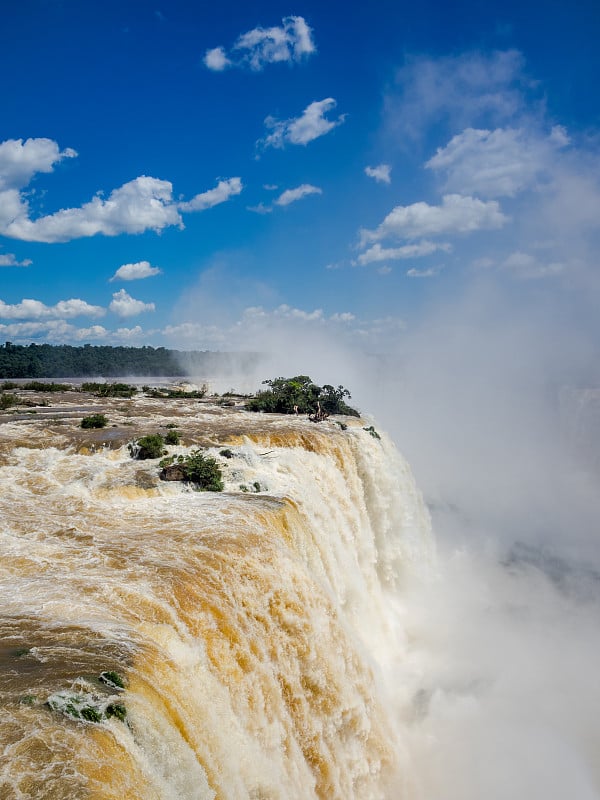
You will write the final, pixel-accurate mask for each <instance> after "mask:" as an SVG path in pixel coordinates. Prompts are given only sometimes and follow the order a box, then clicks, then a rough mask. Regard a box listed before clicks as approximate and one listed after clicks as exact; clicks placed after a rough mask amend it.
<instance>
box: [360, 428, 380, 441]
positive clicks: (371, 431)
mask: <svg viewBox="0 0 600 800" xmlns="http://www.w3.org/2000/svg"><path fill="white" fill-rule="evenodd" d="M363 431H366V432H367V433H370V434H371V436H372V437H373V438H374V439H381V436H380V435H379V434H378V433H377V431H376V430H375V428H374V427H373V426H372V425H369V427H368V428H363Z"/></svg>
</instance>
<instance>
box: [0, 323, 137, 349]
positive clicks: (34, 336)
mask: <svg viewBox="0 0 600 800" xmlns="http://www.w3.org/2000/svg"><path fill="white" fill-rule="evenodd" d="M0 337H5V338H7V339H10V340H11V341H13V342H14V341H17V342H18V341H21V342H27V341H32V340H33V341H40V340H41V341H45V342H52V343H57V344H67V343H69V342H72V343H73V344H74V345H78V344H81V342H90V341H95V342H103V343H107V344H109V343H113V344H122V343H126V344H132V343H137V342H140V341H141V340H142V339H144V338H145V337H146V334H145V333H144V331H143V330H142V328H141V327H140V326H139V325H136V326H135V327H134V328H118V329H117V330H116V331H111V330H109V329H107V328H105V327H104V326H103V325H90V326H89V327H87V328H78V327H77V326H76V325H73V324H71V323H69V322H67V321H66V320H64V319H57V320H46V321H35V322H12V323H9V324H7V325H4V324H1V323H0Z"/></svg>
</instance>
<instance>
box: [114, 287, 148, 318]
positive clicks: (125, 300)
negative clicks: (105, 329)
mask: <svg viewBox="0 0 600 800" xmlns="http://www.w3.org/2000/svg"><path fill="white" fill-rule="evenodd" d="M108 308H109V311H112V313H113V314H116V315H117V316H118V317H135V316H136V315H137V314H142V313H143V312H144V311H154V310H155V309H156V306H155V305H154V303H144V302H143V301H142V300H136V299H135V298H133V297H131V295H130V294H128V293H127V292H126V291H125V289H120V290H119V291H118V292H115V293H114V294H113V299H112V300H111V303H110V305H109V307H108Z"/></svg>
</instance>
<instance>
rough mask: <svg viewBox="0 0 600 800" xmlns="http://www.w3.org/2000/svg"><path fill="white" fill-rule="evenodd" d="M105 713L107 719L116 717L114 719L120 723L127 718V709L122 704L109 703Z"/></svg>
mask: <svg viewBox="0 0 600 800" xmlns="http://www.w3.org/2000/svg"><path fill="white" fill-rule="evenodd" d="M105 713H106V717H107V719H110V718H111V717H116V719H118V720H120V721H121V722H125V718H126V717H127V709H126V708H125V706H124V705H123V704H122V703H109V704H108V705H107V706H106V710H105Z"/></svg>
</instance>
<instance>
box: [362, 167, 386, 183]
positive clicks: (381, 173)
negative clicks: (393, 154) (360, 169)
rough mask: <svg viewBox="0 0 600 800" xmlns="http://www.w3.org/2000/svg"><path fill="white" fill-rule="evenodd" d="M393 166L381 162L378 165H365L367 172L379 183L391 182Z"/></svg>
mask: <svg viewBox="0 0 600 800" xmlns="http://www.w3.org/2000/svg"><path fill="white" fill-rule="evenodd" d="M391 172H392V168H391V166H390V165H389V164H379V165H378V166H377V167H365V174H366V175H368V176H369V178H374V179H375V180H376V181H377V183H391V182H392V177H391Z"/></svg>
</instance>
